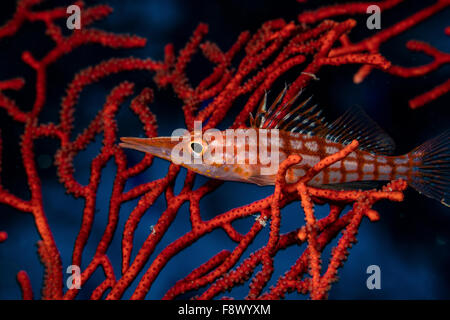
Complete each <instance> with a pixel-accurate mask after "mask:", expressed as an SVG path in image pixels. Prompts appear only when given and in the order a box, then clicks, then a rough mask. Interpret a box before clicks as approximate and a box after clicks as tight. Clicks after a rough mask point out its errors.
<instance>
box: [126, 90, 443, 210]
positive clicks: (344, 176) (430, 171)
mask: <svg viewBox="0 0 450 320" xmlns="http://www.w3.org/2000/svg"><path fill="white" fill-rule="evenodd" d="M285 92H286V88H285V90H284V92H282V93H281V94H280V95H279V96H278V97H277V99H276V100H275V102H274V103H273V104H272V106H271V107H270V108H269V109H268V110H267V108H266V102H267V97H265V98H264V101H263V102H262V103H261V105H260V107H259V108H258V112H257V113H256V117H255V118H253V117H252V116H251V118H250V119H251V126H250V127H249V128H247V129H237V130H234V131H233V130H226V131H218V130H214V131H212V132H208V131H206V132H202V131H200V132H187V131H186V132H185V134H184V135H183V136H176V137H156V138H122V142H123V143H122V144H121V146H122V147H125V148H131V149H136V150H139V151H143V152H147V153H151V154H153V155H155V156H157V157H160V158H163V159H166V160H169V161H172V162H174V163H176V164H180V165H182V166H184V167H186V168H187V169H189V170H192V171H194V172H196V173H199V174H201V175H204V176H207V177H211V178H214V179H221V180H225V181H239V182H247V183H253V184H257V185H274V184H275V180H276V174H277V171H278V166H279V164H280V163H281V162H282V161H283V160H285V159H286V158H287V157H289V155H292V154H297V155H300V156H301V158H302V159H301V162H300V163H298V164H297V165H294V166H292V167H290V168H289V169H288V170H287V172H286V181H287V182H288V183H294V182H296V181H298V180H299V179H300V178H301V177H303V176H304V175H305V174H306V172H307V171H308V170H309V169H310V168H312V167H313V166H314V165H315V164H317V163H318V162H319V161H320V160H322V159H324V158H326V157H327V156H330V155H332V154H335V153H337V152H339V151H340V150H342V149H343V148H345V146H346V145H347V144H348V143H350V142H351V141H352V140H355V139H356V140H358V142H359V147H358V149H357V150H355V151H354V152H352V153H350V154H349V155H348V156H347V157H345V158H344V159H342V160H340V161H337V162H335V163H333V164H332V165H330V166H329V167H327V168H324V169H323V170H321V171H320V172H319V173H318V174H317V175H316V176H314V177H313V178H312V179H311V180H310V181H309V185H311V186H316V187H321V188H330V189H364V188H373V187H374V186H376V184H374V183H376V182H378V181H390V180H394V179H400V178H401V179H404V180H405V181H407V182H408V184H409V185H410V186H411V187H413V188H415V189H416V190H417V191H419V192H420V193H423V194H424V195H426V196H428V197H430V198H433V199H436V200H438V201H440V202H441V203H443V204H445V205H447V206H448V204H449V203H450V197H449V191H450V130H447V131H445V132H444V133H443V134H441V135H440V136H438V137H436V138H434V139H431V140H430V141H427V142H425V143H424V144H422V145H421V146H419V147H417V148H415V149H414V150H412V151H411V152H409V153H407V154H404V155H399V156H393V155H392V152H393V150H394V148H395V144H394V142H393V140H392V139H391V138H390V137H389V136H388V135H387V134H386V133H385V132H384V131H383V130H382V129H381V128H379V127H378V126H377V125H376V124H375V123H374V122H373V121H372V120H371V119H370V118H369V117H368V116H367V115H366V114H365V113H364V112H363V111H362V110H361V109H357V110H349V111H348V112H346V113H345V114H344V115H343V116H341V117H339V118H338V119H336V120H335V121H334V122H332V123H330V124H328V123H325V122H324V121H323V118H321V117H320V111H317V109H316V106H314V107H312V108H307V109H306V107H305V105H306V104H307V102H308V101H309V99H308V100H305V101H303V102H302V103H301V104H300V105H299V106H298V107H296V108H294V109H293V110H292V109H291V108H290V107H291V106H292V104H293V101H295V99H296V98H297V97H294V99H292V100H291V101H289V102H288V103H286V104H284V105H281V107H280V106H279V103H280V101H281V100H282V97H283V95H284V93H285ZM277 106H278V108H277ZM283 111H284V113H283ZM180 159H181V160H180Z"/></svg>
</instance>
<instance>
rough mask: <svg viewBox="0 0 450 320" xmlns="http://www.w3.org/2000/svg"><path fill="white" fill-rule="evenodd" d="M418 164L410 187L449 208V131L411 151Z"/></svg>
mask: <svg viewBox="0 0 450 320" xmlns="http://www.w3.org/2000/svg"><path fill="white" fill-rule="evenodd" d="M411 154H412V156H413V159H414V160H415V161H417V162H418V163H419V164H418V165H417V166H415V167H414V172H415V174H413V175H412V179H411V182H410V185H411V187H413V188H414V189H416V190H417V191H418V192H419V193H422V194H424V195H425V196H427V197H429V198H432V199H435V200H438V201H440V202H441V203H442V204H444V205H445V206H447V207H449V206H450V197H449V192H450V130H446V131H445V132H444V133H442V134H441V135H439V136H437V137H435V138H434V139H431V140H429V141H427V142H425V143H424V144H422V145H421V146H419V147H417V148H416V149H414V150H413V151H411Z"/></svg>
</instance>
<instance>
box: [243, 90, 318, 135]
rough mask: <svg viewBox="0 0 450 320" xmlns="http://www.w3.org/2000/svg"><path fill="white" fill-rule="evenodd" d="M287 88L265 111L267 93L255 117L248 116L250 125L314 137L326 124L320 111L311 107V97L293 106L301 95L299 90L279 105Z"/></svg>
mask: <svg viewBox="0 0 450 320" xmlns="http://www.w3.org/2000/svg"><path fill="white" fill-rule="evenodd" d="M286 90H287V86H285V87H284V89H283V91H282V92H281V93H280V94H279V95H278V97H277V98H276V99H275V101H274V102H273V103H272V105H271V106H270V107H269V109H267V93H266V94H265V95H264V99H263V100H262V101H261V103H260V105H259V107H258V110H257V112H256V116H255V117H253V115H251V114H250V125H251V126H252V127H254V128H261V129H280V130H284V131H291V132H300V133H303V134H309V135H315V134H316V133H318V132H320V131H322V130H323V129H324V128H325V126H326V123H325V122H324V118H323V117H321V114H322V110H321V109H320V108H319V107H318V106H317V105H312V106H311V103H310V102H311V100H312V97H308V98H305V99H301V102H300V103H299V104H298V105H296V106H294V104H295V103H296V101H297V100H300V99H299V97H300V96H301V95H302V90H300V91H299V92H298V93H297V95H295V96H294V97H293V98H291V100H289V101H288V102H287V103H285V104H281V102H282V100H283V98H284V96H285V94H286Z"/></svg>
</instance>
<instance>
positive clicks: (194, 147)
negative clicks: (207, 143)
mask: <svg viewBox="0 0 450 320" xmlns="http://www.w3.org/2000/svg"><path fill="white" fill-rule="evenodd" d="M191 150H192V151H194V153H196V154H202V152H203V145H202V144H201V143H198V142H191Z"/></svg>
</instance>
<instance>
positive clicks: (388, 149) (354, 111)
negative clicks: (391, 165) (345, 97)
mask: <svg viewBox="0 0 450 320" xmlns="http://www.w3.org/2000/svg"><path fill="white" fill-rule="evenodd" d="M318 135H319V136H322V137H323V138H325V139H327V140H329V141H333V142H338V143H342V144H349V143H350V142H352V140H355V139H356V140H358V142H359V149H361V150H366V151H368V152H372V153H377V154H385V155H389V154H392V153H393V152H394V150H395V143H394V140H392V138H391V137H390V136H389V135H388V134H387V133H386V132H385V131H384V130H383V129H381V128H380V127H379V126H378V125H377V124H376V123H375V121H373V120H372V119H371V118H370V117H369V116H368V115H367V114H366V113H365V112H364V110H363V109H362V108H361V107H359V106H355V107H353V108H350V109H348V110H347V111H346V112H345V113H344V114H343V115H342V116H340V117H339V118H337V119H336V120H335V121H334V122H332V123H330V124H329V125H327V126H326V127H325V128H324V130H322V131H321V132H319V133H318Z"/></svg>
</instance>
